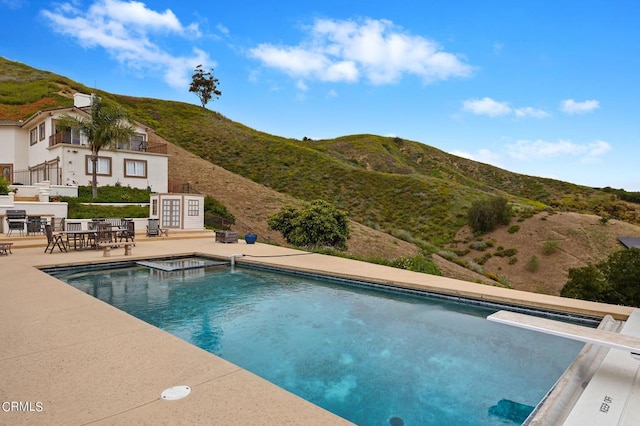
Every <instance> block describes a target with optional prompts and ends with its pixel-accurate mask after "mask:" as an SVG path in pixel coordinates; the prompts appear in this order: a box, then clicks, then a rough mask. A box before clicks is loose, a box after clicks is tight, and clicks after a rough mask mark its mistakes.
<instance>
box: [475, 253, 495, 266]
mask: <svg viewBox="0 0 640 426" xmlns="http://www.w3.org/2000/svg"><path fill="white" fill-rule="evenodd" d="M489 259H491V253H485V254H484V255H483V256H482V257H476V258H475V259H473V261H474V262H476V263H477V264H478V265H484V264H485V263H487V260H489Z"/></svg>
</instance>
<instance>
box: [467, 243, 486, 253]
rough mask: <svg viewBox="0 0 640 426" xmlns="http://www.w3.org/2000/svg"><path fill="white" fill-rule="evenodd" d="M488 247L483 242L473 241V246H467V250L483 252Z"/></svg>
mask: <svg viewBox="0 0 640 426" xmlns="http://www.w3.org/2000/svg"><path fill="white" fill-rule="evenodd" d="M487 247H488V244H487V243H486V242H484V241H474V242H473V244H471V245H470V246H469V248H471V249H473V250H477V251H485V250H486V249H487Z"/></svg>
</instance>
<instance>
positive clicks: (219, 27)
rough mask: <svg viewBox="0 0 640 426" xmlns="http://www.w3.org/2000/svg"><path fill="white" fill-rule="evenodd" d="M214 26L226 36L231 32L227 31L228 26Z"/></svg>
mask: <svg viewBox="0 0 640 426" xmlns="http://www.w3.org/2000/svg"><path fill="white" fill-rule="evenodd" d="M216 28H217V29H218V31H220V32H221V33H222V34H223V35H224V36H226V37H229V35H230V34H231V32H230V31H229V28H227V27H225V26H224V25H222V24H218V25H216Z"/></svg>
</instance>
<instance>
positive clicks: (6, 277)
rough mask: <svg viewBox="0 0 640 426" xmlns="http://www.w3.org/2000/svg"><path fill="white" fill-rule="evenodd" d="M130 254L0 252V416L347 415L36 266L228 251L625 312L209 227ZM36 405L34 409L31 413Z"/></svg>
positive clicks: (593, 311)
mask: <svg viewBox="0 0 640 426" xmlns="http://www.w3.org/2000/svg"><path fill="white" fill-rule="evenodd" d="M239 252H241V253H239ZM135 254H136V256H123V255H119V254H115V253H114V254H112V257H111V258H109V259H105V258H103V257H102V256H100V253H98V252H78V253H75V252H74V253H70V254H67V253H54V254H53V255H49V254H43V253H42V247H24V248H20V249H17V250H14V254H12V255H10V256H7V257H4V258H3V259H2V260H0V262H2V263H0V265H1V270H2V275H3V280H2V283H1V284H0V296H1V297H0V330H1V334H0V368H1V369H2V371H3V375H2V378H0V401H2V402H5V401H9V402H23V403H24V404H23V405H22V406H20V408H21V410H19V411H9V412H5V411H3V410H0V423H5V422H7V423H8V422H10V423H12V424H51V423H89V422H96V423H109V424H112V423H132V422H133V423H135V422H140V423H155V422H158V423H176V422H182V423H184V422H188V423H192V424H212V423H218V424H228V423H235V424H257V423H260V424H300V423H305V424H318V425H322V424H341V423H344V424H349V423H348V422H347V421H345V420H344V419H341V418H339V417H337V416H335V415H333V414H331V413H328V412H327V411H325V410H323V409H321V408H319V407H316V406H314V405H313V404H311V403H309V402H307V401H304V400H302V399H301V398H298V397H296V396H294V395H292V394H290V393H288V392H286V391H284V390H282V389H280V388H278V387H276V386H275V385H272V384H271V383H269V382H266V381H264V380H263V379H260V378H258V377H256V376H255V375H252V374H251V373H248V372H246V371H244V370H242V369H240V368H238V367H236V366H234V365H233V364H230V363H228V362H226V361H223V360H221V359H220V358H217V357H215V356H214V355H211V354H209V353H207V352H205V351H203V350H201V349H199V348H196V347H195V346H192V345H190V344H188V343H186V342H183V341H181V340H180V339H177V338H175V337H173V336H170V335H168V334H167V333H165V332H163V331H162V330H159V329H157V328H155V327H152V326H150V325H148V324H146V323H144V322H142V321H140V320H138V319H136V318H133V317H131V316H129V315H128V314H126V313H124V312H121V311H119V310H117V309H115V308H113V307H111V306H110V305H107V304H105V303H103V302H100V301H98V300H97V299H94V298H93V297H91V296H88V295H86V294H84V293H82V292H80V291H77V290H75V289H72V288H71V287H69V286H67V285H66V284H64V283H61V282H60V281H58V280H57V279H55V278H52V277H49V276H48V275H46V274H45V273H44V272H42V271H40V270H39V269H37V268H41V267H47V266H49V267H51V266H60V265H71V264H83V263H87V262H89V263H103V261H104V260H108V261H109V263H112V262H118V261H123V260H127V261H128V260H137V259H149V258H151V257H162V256H168V255H171V256H185V255H204V256H208V257H218V258H226V259H229V258H231V257H232V256H234V255H235V256H236V257H235V258H236V261H238V262H246V263H256V264H263V265H271V266H279V267H283V268H287V269H295V270H299V271H304V272H310V273H316V274H321V273H329V274H330V275H335V276H339V277H344V278H348V279H361V280H366V281H370V280H371V281H373V282H378V283H383V284H385V285H392V286H403V287H404V286H406V287H407V288H417V289H420V290H428V291H433V292H437V293H446V294H449V295H454V296H461V297H469V296H471V297H474V298H477V299H480V300H496V301H499V302H501V303H511V304H514V303H515V304H523V303H524V304H528V305H529V306H532V307H535V308H542V309H551V310H558V309H559V308H567V310H569V311H570V312H572V313H576V314H580V315H588V316H604V315H606V314H611V315H612V316H614V317H616V318H617V319H619V320H626V319H627V318H628V317H629V315H631V313H632V312H633V308H628V307H617V306H612V305H606V304H600V303H594V302H584V301H576V300H573V299H563V298H558V297H555V296H545V295H535V294H531V293H526V292H518V291H516V290H509V289H502V288H494V287H490V286H485V285H482V284H476V283H468V282H464V281H458V280H452V279H448V278H443V277H436V276H433V275H426V274H418V273H414V272H410V271H403V270H398V269H394V268H389V267H384V266H381V265H373V264H368V263H365V262H359V261H354V260H349V259H344V258H336V257H331V256H325V255H320V254H310V253H306V252H301V251H298V250H292V249H288V248H284V247H277V246H271V245H265V244H252V245H248V244H243V243H242V242H240V243H238V244H222V243H215V242H214V238H213V236H212V234H211V236H209V235H206V236H204V237H203V238H200V239H198V238H191V239H189V240H184V241H179V240H173V241H170V240H168V239H163V240H154V241H144V242H140V243H137V245H136V250H135ZM240 255H242V256H240ZM275 256H277V257H275ZM474 290H475V291H474ZM180 384H186V385H190V386H192V389H193V392H192V394H191V395H190V396H188V397H187V398H185V399H183V400H180V401H171V402H167V401H161V400H160V392H161V391H162V390H164V389H166V388H167V387H170V386H174V385H180ZM37 402H40V403H41V404H42V406H43V409H42V410H40V411H38V408H39V406H38V405H37V404H36V403H37ZM27 403H29V404H30V405H29V406H27V405H28V404H27ZM27 408H28V409H29V410H26V409H27ZM22 409H25V410H22Z"/></svg>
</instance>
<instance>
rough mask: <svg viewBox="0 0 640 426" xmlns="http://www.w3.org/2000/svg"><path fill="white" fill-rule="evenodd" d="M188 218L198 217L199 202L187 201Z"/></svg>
mask: <svg viewBox="0 0 640 426" xmlns="http://www.w3.org/2000/svg"><path fill="white" fill-rule="evenodd" d="M188 206H189V208H188V211H189V216H198V214H199V213H200V200H189V205H188Z"/></svg>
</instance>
